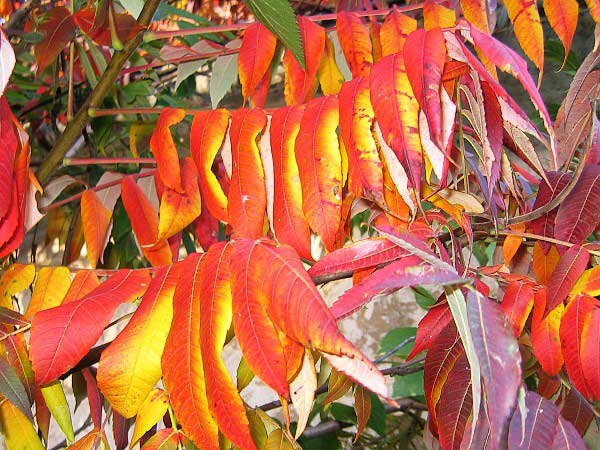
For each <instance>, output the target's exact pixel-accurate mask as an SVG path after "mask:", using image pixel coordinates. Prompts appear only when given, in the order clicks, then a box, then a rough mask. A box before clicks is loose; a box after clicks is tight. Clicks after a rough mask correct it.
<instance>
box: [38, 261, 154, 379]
mask: <svg viewBox="0 0 600 450" xmlns="http://www.w3.org/2000/svg"><path fill="white" fill-rule="evenodd" d="M148 284H149V276H148V272H147V271H145V270H137V271H131V270H121V271H119V272H117V273H116V274H115V275H113V276H111V277H110V278H109V279H108V280H107V281H105V282H104V283H102V284H101V285H100V286H99V287H98V288H96V289H94V290H93V291H92V292H90V293H89V294H88V295H86V296H85V297H83V298H82V299H80V300H77V301H73V302H70V303H66V304H63V305H61V306H58V307H56V308H51V309H47V310H45V311H40V312H39V313H38V314H36V315H35V317H34V318H33V320H32V322H31V338H30V345H31V348H30V356H31V364H32V366H33V370H34V372H35V379H36V383H37V384H38V385H44V384H47V383H49V382H51V381H53V380H55V379H57V378H58V377H59V376H60V375H62V374H63V373H65V372H66V371H67V370H69V369H71V368H72V367H74V366H75V365H76V364H77V363H78V362H79V361H80V360H81V358H83V356H84V355H85V354H86V353H87V352H88V350H89V349H90V348H91V347H92V346H93V345H94V344H95V343H96V341H97V340H98V338H99V337H100V335H101V334H102V331H103V329H104V327H105V326H106V325H107V324H108V322H109V321H110V319H111V318H112V316H113V314H114V312H115V310H116V309H117V307H118V306H119V305H120V304H121V303H126V302H132V301H133V300H135V299H136V298H139V297H140V296H142V295H143V293H144V292H145V291H146V288H147V287H148Z"/></svg>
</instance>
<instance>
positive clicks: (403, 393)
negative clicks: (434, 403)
mask: <svg viewBox="0 0 600 450" xmlns="http://www.w3.org/2000/svg"><path fill="white" fill-rule="evenodd" d="M392 392H393V394H392V395H393V396H394V397H418V396H420V395H425V391H424V390H423V372H422V371H421V372H415V373H409V374H408V375H402V376H399V377H395V378H394V388H393V390H392Z"/></svg>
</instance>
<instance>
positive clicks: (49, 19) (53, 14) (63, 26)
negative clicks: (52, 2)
mask: <svg viewBox="0 0 600 450" xmlns="http://www.w3.org/2000/svg"><path fill="white" fill-rule="evenodd" d="M37 31H38V32H40V33H42V34H44V39H43V40H42V41H40V42H39V43H37V44H35V47H34V53H35V59H36V62H37V65H38V72H41V71H42V70H44V69H45V68H46V67H48V66H49V65H50V64H51V63H52V62H53V61H54V59H55V58H56V57H57V56H58V54H59V53H60V52H61V51H62V50H63V49H64V48H65V47H66V46H67V44H68V43H69V42H71V40H72V39H73V38H74V37H75V32H76V31H77V26H76V25H75V22H74V21H73V16H71V13H70V12H69V10H68V9H67V8H65V7H64V6H55V7H52V8H50V9H49V10H48V12H47V13H46V14H45V15H44V17H43V18H42V21H41V23H40V24H39V26H38V27H37Z"/></svg>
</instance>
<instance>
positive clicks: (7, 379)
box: [0, 356, 33, 422]
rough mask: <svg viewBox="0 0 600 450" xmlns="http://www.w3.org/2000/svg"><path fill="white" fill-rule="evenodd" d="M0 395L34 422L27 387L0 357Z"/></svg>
mask: <svg viewBox="0 0 600 450" xmlns="http://www.w3.org/2000/svg"><path fill="white" fill-rule="evenodd" d="M0 394H2V395H3V396H4V397H5V398H6V400H8V401H9V402H11V403H12V404H13V405H15V406H16V407H17V408H19V410H20V411H21V412H22V413H23V414H24V415H25V417H27V418H28V419H29V420H30V421H32V422H33V415H32V414H31V408H30V406H29V397H28V396H27V392H26V391H25V387H24V386H23V383H21V380H20V379H19V375H17V372H16V371H15V369H13V368H12V366H11V365H10V364H8V362H7V361H6V359H4V358H3V357H1V356H0Z"/></svg>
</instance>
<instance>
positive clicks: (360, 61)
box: [336, 11, 373, 77]
mask: <svg viewBox="0 0 600 450" xmlns="http://www.w3.org/2000/svg"><path fill="white" fill-rule="evenodd" d="M336 27H337V33H338V37H339V39H340V44H341V46H342V49H343V51H344V55H345V56H346V61H348V65H349V66H350V70H351V71H352V77H368V76H369V72H370V71H371V65H372V64H373V47H372V44H371V36H369V30H368V28H367V27H366V26H365V24H364V23H363V21H362V19H361V18H360V17H359V16H358V15H357V14H354V13H352V12H346V11H341V12H339V13H338V16H337V22H336Z"/></svg>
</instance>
